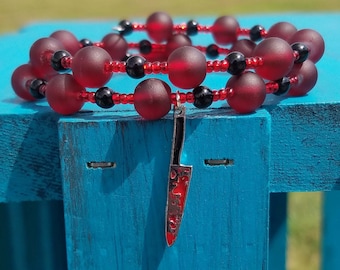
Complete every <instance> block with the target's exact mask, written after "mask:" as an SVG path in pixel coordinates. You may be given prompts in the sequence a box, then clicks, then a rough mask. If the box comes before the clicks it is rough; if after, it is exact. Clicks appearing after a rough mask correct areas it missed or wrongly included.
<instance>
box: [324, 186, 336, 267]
mask: <svg viewBox="0 0 340 270" xmlns="http://www.w3.org/2000/svg"><path fill="white" fill-rule="evenodd" d="M339 202H340V191H338V190H337V191H331V192H325V193H324V204H323V211H322V216H323V224H322V225H323V226H322V231H321V235H322V244H321V248H322V257H321V259H322V264H321V267H322V269H326V270H337V269H339V265H340V248H339V243H340V233H339V228H340V211H339V207H338V205H339Z"/></svg>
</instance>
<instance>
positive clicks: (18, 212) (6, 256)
mask: <svg viewBox="0 0 340 270" xmlns="http://www.w3.org/2000/svg"><path fill="white" fill-rule="evenodd" d="M63 215H64V213H63V203H62V201H34V202H21V203H14V202H11V203H6V204H4V203H2V204H0V217H1V223H0V250H1V253H0V269H11V270H21V269H35V270H60V269H66V268H67V266H66V248H65V230H64V223H63V221H64V219H63Z"/></svg>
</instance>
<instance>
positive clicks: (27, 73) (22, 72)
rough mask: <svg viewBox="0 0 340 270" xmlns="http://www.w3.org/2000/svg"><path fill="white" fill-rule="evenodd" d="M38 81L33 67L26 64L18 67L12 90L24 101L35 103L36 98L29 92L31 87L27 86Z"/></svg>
mask: <svg viewBox="0 0 340 270" xmlns="http://www.w3.org/2000/svg"><path fill="white" fill-rule="evenodd" d="M34 79H36V76H35V75H34V71H33V68H32V66H31V65H29V64H24V65H21V66H19V67H17V68H16V69H15V70H14V72H13V74H12V78H11V83H12V88H13V90H14V92H15V93H16V94H17V96H19V97H21V98H22V99H25V100H28V101H33V100H35V98H34V97H33V96H32V95H31V94H30V92H29V86H28V85H27V84H28V83H29V82H30V81H31V80H34Z"/></svg>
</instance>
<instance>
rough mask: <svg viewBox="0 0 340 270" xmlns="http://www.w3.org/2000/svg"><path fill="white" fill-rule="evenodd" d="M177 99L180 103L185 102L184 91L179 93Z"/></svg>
mask: <svg viewBox="0 0 340 270" xmlns="http://www.w3.org/2000/svg"><path fill="white" fill-rule="evenodd" d="M179 100H180V102H181V103H185V102H187V95H186V94H185V93H179Z"/></svg>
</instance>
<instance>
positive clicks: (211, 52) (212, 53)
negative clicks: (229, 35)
mask: <svg viewBox="0 0 340 270" xmlns="http://www.w3.org/2000/svg"><path fill="white" fill-rule="evenodd" d="M206 54H207V56H208V57H210V58H216V57H218V55H219V52H218V46H217V45H216V44H210V45H208V47H207V48H206Z"/></svg>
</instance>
